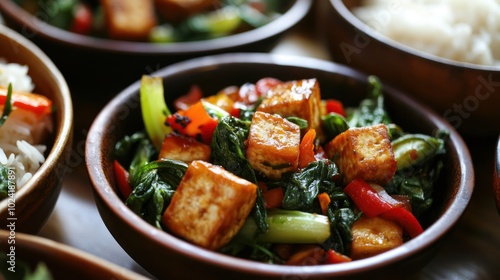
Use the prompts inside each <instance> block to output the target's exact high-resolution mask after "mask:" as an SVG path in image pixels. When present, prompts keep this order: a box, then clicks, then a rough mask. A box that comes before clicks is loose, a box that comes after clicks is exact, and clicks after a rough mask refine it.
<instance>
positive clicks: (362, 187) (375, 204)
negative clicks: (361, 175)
mask: <svg viewBox="0 0 500 280" xmlns="http://www.w3.org/2000/svg"><path fill="white" fill-rule="evenodd" d="M344 192H345V193H346V194H347V195H348V196H349V197H350V198H351V199H352V200H353V201H354V203H355V204H356V206H357V207H358V208H359V209H360V210H361V211H362V212H363V213H364V214H365V215H366V216H368V217H375V216H380V217H381V218H384V219H386V220H390V221H393V222H395V223H397V224H399V225H400V226H401V227H403V230H404V231H405V232H406V233H408V235H409V236H410V237H411V238H414V237H416V236H417V235H419V234H421V233H422V232H423V231H424V230H423V228H422V226H421V225H420V223H419V221H418V220H417V218H416V217H415V216H414V215H413V214H412V213H411V212H410V211H409V210H408V209H406V208H405V207H403V205H404V204H403V203H394V204H392V203H389V202H388V201H387V200H386V199H384V196H383V195H381V194H379V193H378V192H377V191H376V190H375V189H374V188H373V187H372V186H370V184H368V183H367V182H365V181H364V180H362V179H355V180H353V181H352V182H351V183H349V184H348V185H347V186H346V187H345V188H344Z"/></svg>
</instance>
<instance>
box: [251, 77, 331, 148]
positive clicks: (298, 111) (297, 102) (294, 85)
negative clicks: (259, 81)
mask: <svg viewBox="0 0 500 280" xmlns="http://www.w3.org/2000/svg"><path fill="white" fill-rule="evenodd" d="M257 111H262V112H266V113H270V114H278V115H280V116H282V117H284V118H286V117H293V116H294V117H298V118H302V119H304V120H306V121H307V123H308V127H307V129H306V130H305V131H307V130H309V129H310V128H314V129H315V130H316V133H317V135H318V137H319V138H320V139H321V138H322V135H323V132H322V131H323V129H322V122H321V94H320V88H319V83H318V81H317V80H316V79H304V80H298V81H288V82H285V83H281V84H278V85H276V86H274V87H272V88H271V89H269V91H268V92H267V95H266V98H265V99H264V100H262V103H261V104H260V105H259V107H258V108H257Z"/></svg>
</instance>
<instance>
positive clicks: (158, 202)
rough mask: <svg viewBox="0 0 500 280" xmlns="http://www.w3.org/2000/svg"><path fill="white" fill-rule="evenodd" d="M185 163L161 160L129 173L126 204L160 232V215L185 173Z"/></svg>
mask: <svg viewBox="0 0 500 280" xmlns="http://www.w3.org/2000/svg"><path fill="white" fill-rule="evenodd" d="M186 170H187V164H186V163H184V162H182V161H178V160H170V159H161V160H157V161H152V162H150V163H147V164H144V165H142V166H140V167H139V168H138V169H137V170H136V172H134V173H133V174H132V173H131V176H132V178H131V179H130V184H131V186H132V189H133V190H132V194H131V195H130V196H129V197H128V198H127V200H126V201H125V204H127V206H128V207H129V208H130V209H131V210H132V211H134V212H135V213H136V214H137V215H139V216H141V217H142V218H143V219H144V220H146V221H147V222H149V223H150V224H152V225H154V226H156V227H157V228H160V229H161V216H162V214H163V212H164V211H165V209H166V208H167V206H168V204H169V203H170V200H171V199H172V196H173V194H174V193H175V190H176V189H177V187H178V186H179V183H180V182H181V180H182V177H183V176H184V174H185V173H186Z"/></svg>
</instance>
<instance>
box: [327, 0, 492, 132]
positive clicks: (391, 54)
mask: <svg viewBox="0 0 500 280" xmlns="http://www.w3.org/2000/svg"><path fill="white" fill-rule="evenodd" d="M321 3H322V4H323V5H322V9H323V11H324V12H322V13H321V14H322V17H323V20H324V24H322V25H320V26H318V29H319V30H320V33H322V34H323V36H324V43H325V44H326V45H327V48H328V49H329V51H330V53H331V56H332V59H333V60H334V61H336V62H339V63H343V64H346V65H349V66H351V67H354V68H356V69H359V70H361V71H363V72H366V73H371V74H374V75H377V76H379V77H380V78H381V79H382V80H383V81H385V82H386V83H387V84H390V85H392V86H394V87H396V88H399V89H401V90H402V91H404V92H405V93H408V94H411V95H412V96H413V97H415V98H416V99H417V100H419V101H421V102H423V103H425V104H428V105H429V106H431V107H432V108H433V109H434V110H435V111H436V112H437V113H438V114H439V115H441V116H442V117H443V118H444V119H445V120H446V121H448V122H450V123H451V125H452V126H454V127H455V128H456V129H457V130H458V131H459V132H460V133H463V134H467V135H474V136H491V135H497V133H498V131H500V121H499V120H500V110H498V105H499V104H500V66H483V65H476V64H471V63H464V62H457V61H452V60H449V59H445V58H441V57H438V56H435V55H431V54H429V53H426V52H423V51H419V50H416V49H414V48H410V47H408V46H406V45H403V44H401V43H399V42H396V41H394V40H392V39H389V38H388V37H386V36H384V35H382V34H381V33H379V32H377V31H375V30H374V29H372V28H371V27H369V26H368V25H367V24H365V23H363V22H362V21H361V20H360V19H359V18H358V17H356V16H355V15H354V14H353V13H352V12H351V10H352V9H353V8H354V7H359V6H360V5H361V3H362V1H361V0H353V1H345V0H329V1H322V2H321ZM394 9H396V7H394ZM389 12H390V11H388V12H387V13H386V14H385V16H386V17H385V18H384V20H389V18H390V16H391V15H390V13H389ZM388 17H389V18H388ZM383 23H384V22H382V23H381V24H383ZM425 32H432V30H427V31H425Z"/></svg>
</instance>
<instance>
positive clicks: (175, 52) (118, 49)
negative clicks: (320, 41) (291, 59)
mask: <svg viewBox="0 0 500 280" xmlns="http://www.w3.org/2000/svg"><path fill="white" fill-rule="evenodd" d="M284 3H285V5H284V6H285V7H287V9H286V10H285V11H282V12H283V14H282V16H280V17H278V18H277V19H275V20H274V21H272V22H270V23H269V24H267V25H265V26H262V27H260V28H257V29H254V30H250V31H248V32H243V33H240V34H236V35H232V36H227V37H223V38H217V39H212V40H203V41H193V42H179V43H170V44H152V43H147V42H130V41H118V40H110V39H99V38H95V37H90V36H84V35H79V34H76V33H72V32H69V31H65V30H62V29H59V28H56V27H54V26H51V25H49V24H47V23H45V22H43V21H41V20H40V19H38V18H37V17H34V16H33V15H31V14H29V13H28V12H27V11H25V10H24V9H22V8H21V7H19V6H18V5H16V4H15V3H14V2H13V1H12V0H4V1H0V10H1V11H2V12H3V13H4V17H5V21H6V23H7V25H9V26H11V27H12V28H13V29H15V30H18V31H19V33H21V34H23V35H24V36H26V37H28V38H30V39H31V40H33V41H35V42H36V43H37V44H38V45H39V46H40V47H41V48H42V50H44V51H45V52H46V53H47V54H48V55H49V56H50V57H51V58H52V59H53V60H54V62H55V63H56V65H57V66H58V67H59V68H60V69H61V71H62V72H63V73H65V77H66V79H67V80H68V83H69V84H70V86H71V85H78V86H79V87H84V86H89V85H93V86H95V85H96V84H98V85H99V86H101V87H105V86H106V85H107V83H106V82H107V81H109V79H111V78H113V79H115V80H116V77H120V79H119V80H120V82H117V81H114V82H113V84H116V85H117V86H118V88H117V89H116V90H118V89H122V88H124V87H125V86H126V85H129V84H130V83H132V82H133V81H135V79H136V78H137V76H140V75H141V74H149V73H152V72H154V71H156V70H158V69H160V68H163V67H165V66H167V65H169V64H171V63H174V62H178V61H182V60H185V59H188V58H193V57H199V56H204V55H209V54H216V53H225V52H236V51H239V52H247V51H259V52H260V51H262V52H266V51H269V50H271V49H272V47H273V46H274V45H275V44H276V43H277V42H278V39H280V38H281V36H282V35H283V34H285V33H286V32H287V31H288V30H290V29H291V28H292V27H294V26H295V25H296V24H297V23H299V22H300V21H301V20H302V19H303V18H304V17H305V16H306V14H307V13H308V12H309V10H310V9H311V6H312V0H286V1H284ZM89 77H92V79H90V78H89ZM90 94H91V93H90Z"/></svg>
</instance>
